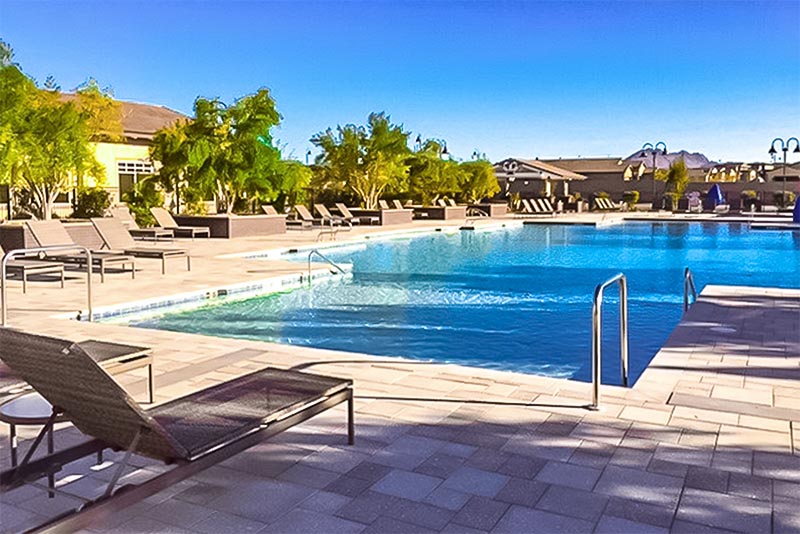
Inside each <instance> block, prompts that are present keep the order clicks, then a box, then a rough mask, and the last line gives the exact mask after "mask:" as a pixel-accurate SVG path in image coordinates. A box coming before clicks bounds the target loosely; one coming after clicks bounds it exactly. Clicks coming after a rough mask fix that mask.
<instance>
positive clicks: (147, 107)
mask: <svg viewBox="0 0 800 534" xmlns="http://www.w3.org/2000/svg"><path fill="white" fill-rule="evenodd" d="M61 98H62V99H63V100H65V101H71V100H74V99H75V95H74V94H72V93H63V94H62V95H61ZM118 102H119V103H120V104H121V112H122V117H121V121H122V132H123V134H124V135H125V137H126V138H127V139H128V140H131V141H150V140H151V139H152V138H153V135H154V134H155V133H156V132H157V131H158V130H160V129H162V128H164V127H167V126H171V125H173V124H175V122H177V121H178V120H180V119H186V118H188V117H186V115H184V114H183V113H179V112H177V111H175V110H172V109H169V108H167V107H164V106H156V105H153V104H142V103H139V102H127V101H124V100H118Z"/></svg>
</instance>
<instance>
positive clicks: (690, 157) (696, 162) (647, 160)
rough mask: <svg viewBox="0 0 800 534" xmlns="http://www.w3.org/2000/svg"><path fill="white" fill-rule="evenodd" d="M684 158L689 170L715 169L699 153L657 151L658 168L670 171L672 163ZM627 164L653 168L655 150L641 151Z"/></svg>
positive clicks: (630, 158) (627, 160)
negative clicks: (642, 164) (641, 164)
mask: <svg viewBox="0 0 800 534" xmlns="http://www.w3.org/2000/svg"><path fill="white" fill-rule="evenodd" d="M680 158H683V161H684V162H685V163H686V168H687V169H708V168H709V167H713V166H714V164H713V163H712V162H711V161H709V159H708V158H707V157H706V156H705V155H704V154H701V153H699V152H687V151H685V150H680V151H678V152H667V153H666V154H664V152H662V151H661V150H656V168H658V169H668V168H669V166H670V165H672V162H673V161H675V160H678V159H680ZM624 162H625V163H639V162H641V163H644V164H645V166H646V167H648V168H649V167H652V166H653V149H651V148H648V149H640V150H637V151H636V152H634V153H633V154H631V155H630V156H628V157H627V158H625V159H624Z"/></svg>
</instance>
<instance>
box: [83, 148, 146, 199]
mask: <svg viewBox="0 0 800 534" xmlns="http://www.w3.org/2000/svg"><path fill="white" fill-rule="evenodd" d="M95 157H96V158H97V161H99V162H100V164H102V165H103V167H105V170H106V180H105V182H104V183H102V184H100V185H102V186H103V187H104V188H105V189H107V190H108V191H109V192H110V193H111V194H112V195H113V197H112V200H113V201H114V202H119V200H120V198H119V174H118V173H117V162H119V161H137V160H147V161H149V153H148V147H147V146H145V145H125V144H121V143H97V144H96V145H95ZM87 185H90V186H91V185H97V184H93V183H88V184H87Z"/></svg>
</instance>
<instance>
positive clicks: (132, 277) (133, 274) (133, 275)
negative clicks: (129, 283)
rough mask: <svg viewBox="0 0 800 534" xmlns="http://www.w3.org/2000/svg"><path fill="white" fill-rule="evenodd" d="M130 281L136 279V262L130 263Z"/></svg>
mask: <svg viewBox="0 0 800 534" xmlns="http://www.w3.org/2000/svg"><path fill="white" fill-rule="evenodd" d="M131 279H133V280H135V279H136V262H131Z"/></svg>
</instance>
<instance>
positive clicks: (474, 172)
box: [458, 160, 500, 203]
mask: <svg viewBox="0 0 800 534" xmlns="http://www.w3.org/2000/svg"><path fill="white" fill-rule="evenodd" d="M459 170H460V172H459V173H458V177H459V184H458V185H459V189H460V190H461V194H462V196H463V197H464V200H466V201H467V202H472V203H476V202H480V201H481V200H483V199H484V198H489V197H493V196H494V195H496V194H497V193H499V192H500V185H499V184H498V183H497V177H496V176H495V174H494V168H493V167H492V164H491V163H489V162H488V161H486V160H477V161H465V162H464V163H461V164H460V165H459Z"/></svg>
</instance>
